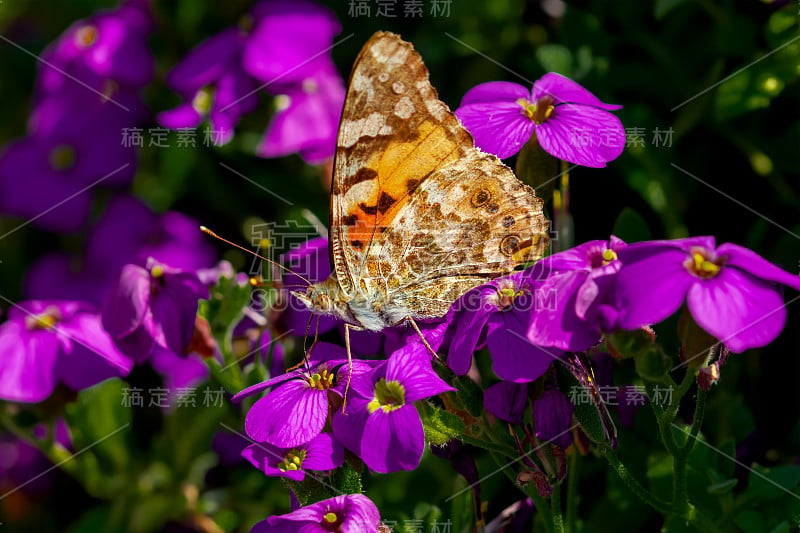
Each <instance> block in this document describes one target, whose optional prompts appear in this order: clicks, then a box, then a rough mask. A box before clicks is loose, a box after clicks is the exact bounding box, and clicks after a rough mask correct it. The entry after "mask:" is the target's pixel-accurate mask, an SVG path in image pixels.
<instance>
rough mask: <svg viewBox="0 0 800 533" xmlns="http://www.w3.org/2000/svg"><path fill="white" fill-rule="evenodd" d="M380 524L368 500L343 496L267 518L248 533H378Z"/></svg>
mask: <svg viewBox="0 0 800 533" xmlns="http://www.w3.org/2000/svg"><path fill="white" fill-rule="evenodd" d="M380 520H381V517H380V513H378V508H377V507H375V504H374V503H372V500H370V499H369V498H367V497H366V496H364V495H363V494H345V495H343V496H334V497H333V498H329V499H327V500H322V501H321V502H317V503H312V504H311V505H307V506H305V507H301V508H300V509H297V510H296V511H293V512H291V513H288V514H284V515H279V516H270V517H269V518H267V519H266V520H264V521H262V522H259V523H257V524H256V525H255V526H253V529H251V530H250V533H295V532H296V533H330V532H331V531H336V532H337V533H372V532H377V531H378V525H379V524H380Z"/></svg>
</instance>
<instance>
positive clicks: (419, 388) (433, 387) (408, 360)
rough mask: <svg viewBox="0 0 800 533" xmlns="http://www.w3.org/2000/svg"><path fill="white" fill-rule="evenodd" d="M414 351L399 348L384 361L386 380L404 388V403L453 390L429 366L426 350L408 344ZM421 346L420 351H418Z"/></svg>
mask: <svg viewBox="0 0 800 533" xmlns="http://www.w3.org/2000/svg"><path fill="white" fill-rule="evenodd" d="M410 347H411V348H413V349H415V350H414V351H411V350H409V349H408V348H401V349H399V350H397V351H396V352H394V353H393V354H392V355H391V356H390V357H389V359H388V361H387V363H386V380H387V381H398V382H400V384H401V385H403V388H404V389H405V401H406V403H411V402H415V401H417V400H423V399H425V398H430V397H431V396H436V395H437V394H441V393H442V392H446V391H454V390H456V389H454V388H453V387H451V386H450V385H448V384H447V383H446V382H445V381H444V380H443V379H442V378H440V377H439V376H438V375H437V374H436V372H435V371H434V370H433V368H432V367H431V358H430V356H429V355H428V352H427V350H426V349H425V348H424V347H422V346H421V345H419V344H414V345H410ZM419 348H422V351H421V352H420V351H419Z"/></svg>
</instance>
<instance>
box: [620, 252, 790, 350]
mask: <svg viewBox="0 0 800 533" xmlns="http://www.w3.org/2000/svg"><path fill="white" fill-rule="evenodd" d="M618 253H619V259H620V261H621V262H622V268H621V269H620V271H619V273H618V274H617V276H616V277H617V286H616V293H615V294H616V308H617V309H618V310H619V312H620V315H619V327H620V328H622V329H636V328H639V327H641V326H643V325H646V324H655V323H656V322H660V321H661V320H664V319H665V318H667V317H668V316H669V315H671V314H672V313H674V312H675V311H677V310H678V308H679V307H680V306H681V304H682V303H683V302H684V301H685V302H686V305H687V307H688V309H689V312H690V313H691V315H692V317H693V318H694V320H695V322H696V323H697V325H699V326H700V327H701V328H702V329H703V330H705V331H706V332H708V333H709V334H710V335H713V336H714V337H716V338H717V339H719V340H720V341H721V342H722V344H724V345H725V346H726V347H727V348H728V349H729V350H730V351H732V352H743V351H745V350H747V349H749V348H758V347H760V346H764V345H766V344H769V343H770V342H772V340H773V339H775V337H777V336H778V334H779V333H780V332H781V330H782V329H783V326H784V323H785V322H786V308H785V306H784V302H783V294H782V290H781V289H782V288H781V286H782V285H788V286H789V287H792V288H794V289H795V290H800V277H798V276H795V275H793V274H790V273H788V272H786V271H784V270H782V269H781V268H779V267H778V266H776V265H774V264H772V263H770V262H769V261H767V260H766V259H764V258H763V257H761V256H759V255H757V254H756V253H755V252H753V251H751V250H748V249H747V248H743V247H741V246H738V245H736V244H731V243H725V244H722V245H720V246H719V247H717V246H716V244H715V240H714V238H713V237H693V238H688V239H676V240H671V241H649V242H641V243H636V244H632V245H629V246H628V247H626V248H623V249H621V250H619V252H618Z"/></svg>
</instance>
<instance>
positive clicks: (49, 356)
mask: <svg viewBox="0 0 800 533" xmlns="http://www.w3.org/2000/svg"><path fill="white" fill-rule="evenodd" d="M0 353H2V354H3V357H0V398H3V399H6V400H10V401H15V402H40V401H42V400H44V399H45V398H47V397H48V396H50V394H51V393H52V392H53V390H54V389H55V387H56V384H57V383H58V382H63V383H64V384H65V385H66V386H67V387H69V388H71V389H73V390H81V389H85V388H87V387H90V386H92V385H94V384H96V383H99V382H100V381H103V380H105V379H108V378H111V377H116V376H125V375H127V374H128V373H129V372H130V370H131V367H132V366H133V362H132V361H131V359H130V358H128V357H126V356H125V355H123V354H122V353H121V352H120V351H119V350H118V349H117V347H116V346H114V342H113V341H112V339H111V337H110V336H109V335H108V334H107V333H106V332H105V330H103V327H102V324H101V321H100V316H99V315H98V314H97V312H96V311H95V310H94V309H93V308H91V307H90V306H89V305H87V304H84V303H82V302H69V301H59V300H51V301H41V300H29V301H25V302H21V303H20V304H18V305H17V306H15V307H13V308H11V309H10V310H9V312H8V320H7V321H6V322H5V323H4V324H2V325H0Z"/></svg>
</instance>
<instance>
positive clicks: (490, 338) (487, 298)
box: [447, 272, 563, 382]
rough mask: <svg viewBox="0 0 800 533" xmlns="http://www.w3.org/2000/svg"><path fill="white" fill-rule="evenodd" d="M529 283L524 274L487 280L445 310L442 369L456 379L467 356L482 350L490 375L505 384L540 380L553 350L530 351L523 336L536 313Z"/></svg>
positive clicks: (467, 364)
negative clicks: (449, 333)
mask: <svg viewBox="0 0 800 533" xmlns="http://www.w3.org/2000/svg"><path fill="white" fill-rule="evenodd" d="M535 304H536V302H535V292H534V285H533V282H532V280H531V279H530V278H529V277H528V276H527V273H525V272H518V273H516V274H512V275H510V276H506V277H503V278H499V279H497V280H493V281H492V282H491V283H488V284H486V285H482V286H480V287H477V288H475V289H472V290H471V291H469V292H467V293H466V294H464V295H463V296H462V297H461V298H460V299H459V300H457V301H456V302H455V303H454V304H453V307H452V309H451V312H454V313H456V316H455V317H454V318H453V319H452V321H453V324H454V325H455V333H454V334H453V339H452V341H451V342H450V351H449V355H448V357H447V364H448V366H449V367H450V368H451V369H452V370H453V372H455V373H456V374H459V375H464V374H466V373H467V372H468V371H469V367H470V363H471V361H472V354H473V353H474V352H475V350H476V348H480V347H482V346H483V345H484V344H486V345H487V346H488V348H489V354H490V355H491V356H492V369H493V370H494V372H495V374H497V376H498V377H499V378H500V379H503V380H505V381H514V382H526V381H533V380H535V379H537V378H538V377H540V376H541V375H542V374H544V372H545V371H546V370H547V368H548V367H549V366H550V363H552V362H553V361H554V360H557V359H559V358H560V357H561V356H562V355H563V354H562V352H560V351H559V350H553V349H547V348H542V347H539V346H535V345H534V344H532V343H531V342H530V341H528V339H527V337H526V335H527V332H528V324H529V323H530V320H531V315H532V313H533V312H534V310H535V307H536V305H535Z"/></svg>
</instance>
